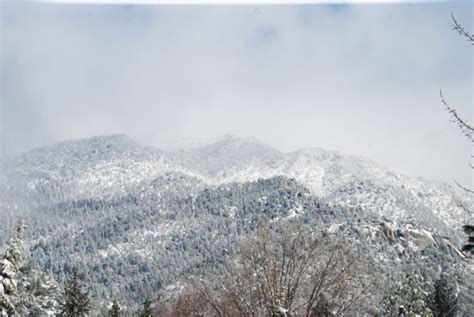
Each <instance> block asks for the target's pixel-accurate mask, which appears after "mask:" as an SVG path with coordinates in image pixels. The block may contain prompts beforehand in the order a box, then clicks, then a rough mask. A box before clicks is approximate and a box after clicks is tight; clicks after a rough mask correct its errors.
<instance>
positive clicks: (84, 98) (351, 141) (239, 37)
mask: <svg viewBox="0 0 474 317" xmlns="http://www.w3.org/2000/svg"><path fill="white" fill-rule="evenodd" d="M1 9H2V10H1V13H2V20H1V27H2V29H1V70H0V72H1V81H2V87H1V121H0V123H1V129H0V131H1V134H2V135H1V137H2V138H1V140H2V144H1V145H2V153H3V155H8V156H10V155H15V154H18V153H22V152H24V151H27V150H29V149H32V148H34V147H37V146H42V145H47V144H52V143H55V142H58V141H61V140H65V139H71V138H83V137H89V136H93V135H101V134H111V133H126V134H128V135H130V136H131V137H133V138H135V139H136V140H137V141H139V142H141V143H145V144H150V145H156V146H170V145H173V144H175V143H177V142H178V140H180V139H182V138H196V139H206V138H215V137H218V136H221V135H223V134H226V133H231V134H236V135H240V136H254V137H256V138H258V139H260V140H262V141H263V142H265V143H267V144H269V145H272V146H274V147H275V148H277V149H280V150H282V151H291V150H295V149H297V148H301V147H312V146H318V147H322V148H326V149H331V150H338V151H342V152H346V153H351V154H356V155H362V156H366V157H369V158H371V159H373V160H375V161H378V162H380V163H382V164H383V165H385V166H387V167H389V168H391V169H393V170H395V171H399V172H404V173H406V174H410V175H414V176H424V177H427V178H431V179H438V180H443V181H447V182H451V181H452V179H453V178H457V179H458V180H460V181H462V182H464V183H465V184H469V183H471V177H472V174H471V173H470V169H469V167H468V165H467V161H468V158H469V155H470V151H471V147H470V146H469V144H468V142H467V140H466V139H465V138H463V137H462V135H461V134H460V132H459V131H458V130H457V129H456V127H455V126H454V125H453V124H452V123H451V122H450V120H449V117H448V114H447V113H446V112H445V110H444V109H443V106H442V104H441V102H440V99H439V95H438V92H439V89H440V88H442V89H443V91H444V93H445V97H446V99H447V100H448V101H449V102H450V103H451V104H452V105H453V106H454V107H455V108H456V109H457V110H458V112H459V113H461V114H462V115H463V116H464V117H466V118H468V119H471V118H472V108H473V96H472V94H473V78H472V74H473V65H472V56H473V51H472V49H473V48H472V46H470V45H469V44H468V43H467V42H466V41H465V40H464V39H463V38H462V37H460V36H459V35H457V34H456V33H455V32H454V31H452V30H451V28H452V25H451V16H450V14H451V12H452V13H453V14H455V16H456V17H457V18H458V20H459V21H460V22H462V23H463V24H464V25H465V27H466V28H467V29H468V30H472V20H473V2H472V1H464V2H455V3H453V2H449V3H429V4H416V5H415V4H393V5H305V6H285V5H280V6H255V5H248V6H145V5H143V6H130V5H128V6H115V5H114V6H97V5H95V6H94V5H82V6H78V5H51V4H33V3H23V4H18V3H16V4H15V3H13V2H2V4H1Z"/></svg>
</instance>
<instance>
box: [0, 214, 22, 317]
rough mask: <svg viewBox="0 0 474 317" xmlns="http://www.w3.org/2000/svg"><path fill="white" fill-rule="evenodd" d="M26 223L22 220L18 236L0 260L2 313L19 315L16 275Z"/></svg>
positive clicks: (0, 310) (17, 230) (0, 308)
mask: <svg viewBox="0 0 474 317" xmlns="http://www.w3.org/2000/svg"><path fill="white" fill-rule="evenodd" d="M25 231H26V224H25V223H24V222H23V221H21V222H20V223H19V224H18V226H17V228H16V237H15V238H13V239H11V240H10V243H9V244H10V246H9V248H8V249H7V251H6V252H5V255H4V256H3V258H2V260H1V261H0V315H2V316H5V315H8V316H16V315H18V314H19V313H18V309H17V307H16V306H18V302H19V295H18V289H17V279H16V276H17V274H18V272H19V270H20V265H21V259H22V256H23V242H24V240H25Z"/></svg>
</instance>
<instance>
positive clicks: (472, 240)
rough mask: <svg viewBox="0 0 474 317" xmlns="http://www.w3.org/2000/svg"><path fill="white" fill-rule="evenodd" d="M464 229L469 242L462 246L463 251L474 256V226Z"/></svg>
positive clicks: (466, 226)
mask: <svg viewBox="0 0 474 317" xmlns="http://www.w3.org/2000/svg"><path fill="white" fill-rule="evenodd" d="M462 228H463V230H464V233H466V234H467V235H468V238H467V242H466V243H465V244H464V245H463V246H462V250H463V251H464V252H468V253H469V254H474V225H464V226H462Z"/></svg>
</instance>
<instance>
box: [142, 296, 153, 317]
mask: <svg viewBox="0 0 474 317" xmlns="http://www.w3.org/2000/svg"><path fill="white" fill-rule="evenodd" d="M138 316H139V317H152V316H153V309H152V308H151V302H150V300H149V299H148V298H147V299H145V301H144V302H143V309H142V310H140V311H139V312H138Z"/></svg>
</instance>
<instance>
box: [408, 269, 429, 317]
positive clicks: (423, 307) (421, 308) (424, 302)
mask: <svg viewBox="0 0 474 317" xmlns="http://www.w3.org/2000/svg"><path fill="white" fill-rule="evenodd" d="M406 292H407V301H408V303H407V305H406V306H407V309H408V314H409V316H421V317H431V316H433V313H432V312H431V310H430V309H429V307H428V298H427V292H426V284H425V281H424V278H423V276H422V275H421V274H419V273H418V272H417V271H416V270H414V271H413V272H412V274H410V275H408V277H407V283H406Z"/></svg>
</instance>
